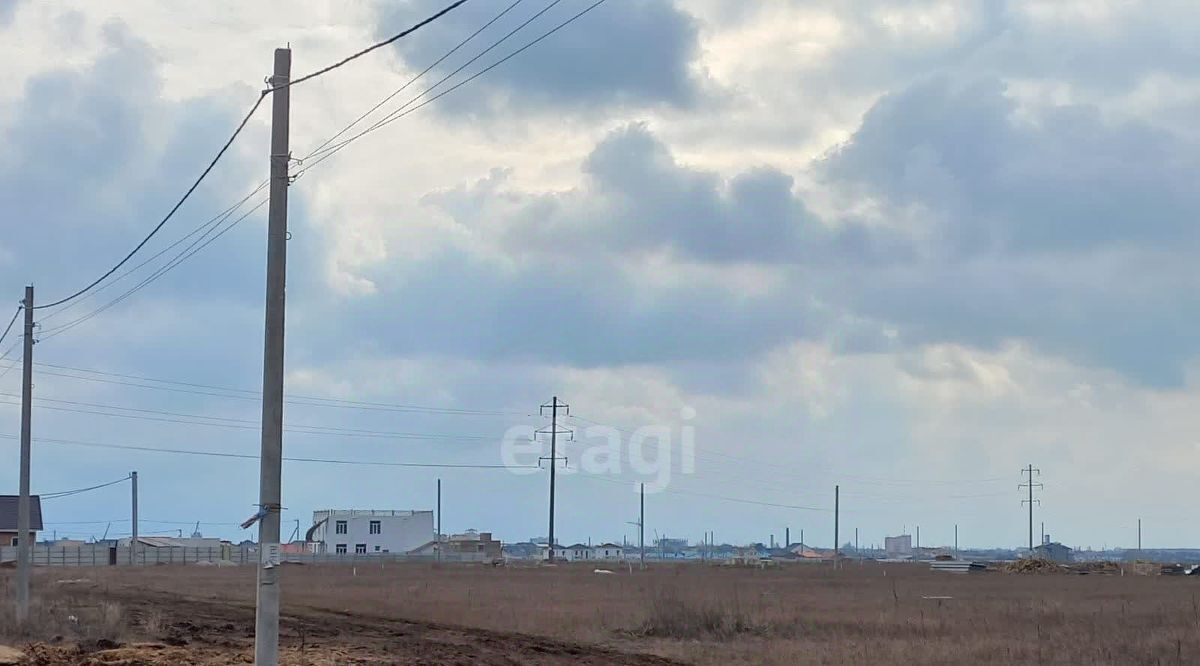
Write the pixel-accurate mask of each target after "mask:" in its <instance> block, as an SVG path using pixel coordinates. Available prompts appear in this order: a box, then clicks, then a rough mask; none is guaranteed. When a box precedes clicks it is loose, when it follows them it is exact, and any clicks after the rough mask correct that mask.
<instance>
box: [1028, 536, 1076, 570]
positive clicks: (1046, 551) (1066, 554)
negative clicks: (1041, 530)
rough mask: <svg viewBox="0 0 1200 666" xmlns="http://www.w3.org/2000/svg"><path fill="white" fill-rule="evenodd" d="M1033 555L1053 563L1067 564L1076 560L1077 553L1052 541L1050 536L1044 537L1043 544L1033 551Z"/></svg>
mask: <svg viewBox="0 0 1200 666" xmlns="http://www.w3.org/2000/svg"><path fill="white" fill-rule="evenodd" d="M1033 554H1034V557H1039V558H1041V559H1044V560H1050V561H1051V562H1060V563H1066V562H1073V561H1074V560H1075V551H1074V550H1072V549H1071V548H1069V547H1067V546H1064V545H1062V544H1061V543H1058V542H1056V541H1051V540H1050V535H1049V534H1046V535H1043V536H1042V544H1041V545H1040V546H1037V547H1035V548H1034V549H1033Z"/></svg>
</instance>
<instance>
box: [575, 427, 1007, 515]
mask: <svg viewBox="0 0 1200 666" xmlns="http://www.w3.org/2000/svg"><path fill="white" fill-rule="evenodd" d="M569 418H573V419H576V420H579V421H584V422H585V423H590V424H592V425H597V426H602V427H606V428H612V429H613V430H616V431H617V432H620V433H622V434H625V435H627V436H630V437H632V436H633V435H634V434H635V433H634V432H633V431H631V430H628V429H625V428H620V427H618V426H614V425H611V424H608V423H602V422H600V421H595V420H592V419H589V418H586V417H583V416H579V415H578V414H572V415H570V417H569ZM695 450H696V454H697V455H698V456H714V457H717V458H723V459H726V460H732V461H735V462H741V463H746V464H751V465H760V466H765V467H769V468H771V469H773V470H775V473H776V474H778V473H779V470H780V469H781V468H782V469H797V468H794V467H790V466H787V465H784V464H781V463H779V462H766V461H763V460H758V459H755V458H745V457H741V456H734V455H730V454H727V453H720V452H717V451H713V450H710V449H701V448H699V447H695ZM798 471H799V470H798ZM804 471H806V472H808V471H811V470H804ZM836 476H837V477H838V478H845V479H850V480H851V481H852V482H853V483H855V484H861V485H868V486H869V485H882V486H889V485H893V486H895V485H898V486H908V485H928V484H942V485H966V484H977V483H992V482H998V481H1007V480H1009V478H1010V477H1002V476H996V477H987V478H976V479H898V478H890V477H871V476H860V475H855V474H843V473H838V474H837V475H836ZM798 478H799V477H798ZM805 478H807V477H805ZM847 494H854V495H858V496H861V497H866V496H867V495H862V494H859V493H847ZM999 495H1000V494H999V493H997V494H996V495H994V496H999ZM989 496H992V495H989ZM962 497H969V496H962Z"/></svg>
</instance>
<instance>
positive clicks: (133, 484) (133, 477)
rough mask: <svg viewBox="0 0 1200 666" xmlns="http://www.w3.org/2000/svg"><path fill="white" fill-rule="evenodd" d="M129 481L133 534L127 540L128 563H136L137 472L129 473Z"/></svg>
mask: <svg viewBox="0 0 1200 666" xmlns="http://www.w3.org/2000/svg"><path fill="white" fill-rule="evenodd" d="M129 482H130V490H131V493H132V495H133V511H132V512H131V514H132V515H130V522H131V523H132V524H133V529H132V532H133V534H132V535H131V536H132V537H133V538H132V540H130V542H129V563H130V564H137V563H138V559H137V551H138V515H137V513H138V512H137V509H138V502H137V472H130V473H129Z"/></svg>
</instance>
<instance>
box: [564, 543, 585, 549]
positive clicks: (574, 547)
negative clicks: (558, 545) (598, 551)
mask: <svg viewBox="0 0 1200 666" xmlns="http://www.w3.org/2000/svg"><path fill="white" fill-rule="evenodd" d="M585 548H591V546H588V545H586V544H582V543H576V544H572V545H570V546H567V550H583V549H585Z"/></svg>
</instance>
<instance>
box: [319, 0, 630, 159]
mask: <svg viewBox="0 0 1200 666" xmlns="http://www.w3.org/2000/svg"><path fill="white" fill-rule="evenodd" d="M605 1H606V0H596V2H594V3H592V4H591V5H589V6H588V7H586V8H584V9H583V10H582V11H580V12H579V13H577V14H575V15H574V16H572V17H570V18H568V19H567V20H565V21H563V22H562V23H560V24H558V25H557V26H555V27H554V28H551V29H550V30H548V31H547V32H545V33H543V34H542V35H541V36H540V37H537V38H536V39H534V40H533V41H531V42H529V43H528V44H525V45H524V46H522V47H521V48H519V49H517V50H516V51H513V52H512V53H510V54H508V55H507V56H505V57H504V58H501V59H500V60H498V61H496V62H494V63H492V64H491V65H489V66H487V67H485V68H484V69H482V70H480V71H478V72H476V73H475V74H472V75H471V76H470V77H468V78H466V79H464V80H463V81H460V82H459V83H456V84H455V85H453V86H451V87H450V88H447V89H446V90H443V91H442V92H440V93H438V94H437V95H434V96H433V97H431V98H429V99H427V100H425V101H424V102H421V103H420V104H418V105H416V106H414V107H412V108H409V109H408V110H407V111H404V112H403V113H399V114H397V115H393V116H391V117H387V118H385V119H384V120H381V121H379V122H378V123H376V124H374V125H372V126H371V127H368V128H367V129H365V130H363V131H362V132H360V133H358V134H356V135H354V136H352V137H350V138H349V139H346V140H344V141H341V142H340V143H337V144H335V145H334V146H333V147H332V148H329V149H328V150H326V152H325V153H324V154H323V155H321V157H319V158H317V160H316V161H315V162H313V163H312V164H310V165H308V166H306V167H304V169H303V170H302V171H301V173H303V172H304V171H308V170H309V169H311V168H313V167H315V166H316V165H318V164H320V163H321V162H324V161H325V160H326V159H328V158H330V157H332V156H333V155H335V154H336V153H337V152H338V151H340V150H341V149H342V148H345V147H346V146H348V145H350V144H351V143H353V142H354V141H356V140H358V139H360V138H362V137H363V136H365V135H366V134H368V133H370V132H373V131H375V130H377V129H380V128H381V127H383V126H384V125H387V124H389V123H392V122H394V121H396V120H399V119H401V118H403V117H405V116H407V115H409V114H412V113H415V112H416V111H417V110H419V109H421V108H423V107H425V106H427V105H429V104H432V103H433V102H436V101H437V100H439V99H441V98H442V97H444V96H446V95H448V94H450V93H452V92H454V91H455V90H458V89H459V88H461V87H463V86H465V85H466V84H468V83H470V82H471V81H474V80H475V79H477V78H479V77H481V76H483V75H484V74H487V73H488V72H490V71H492V70H493V69H495V68H496V67H499V66H500V65H502V64H504V63H506V62H508V61H509V60H511V59H512V58H514V57H516V56H517V55H519V54H521V53H523V52H524V51H526V50H527V49H529V48H531V47H533V46H534V45H536V44H538V43H540V42H541V41H543V40H545V39H546V38H548V37H550V36H551V35H553V34H554V33H556V32H558V31H559V30H561V29H563V28H565V27H566V26H567V25H569V24H571V23H573V22H574V21H576V20H577V19H579V18H580V17H582V16H583V15H584V14H587V13H588V12H590V11H592V10H593V9H595V8H596V7H599V6H600V5H602V4H604V2H605ZM401 108H403V107H401Z"/></svg>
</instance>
